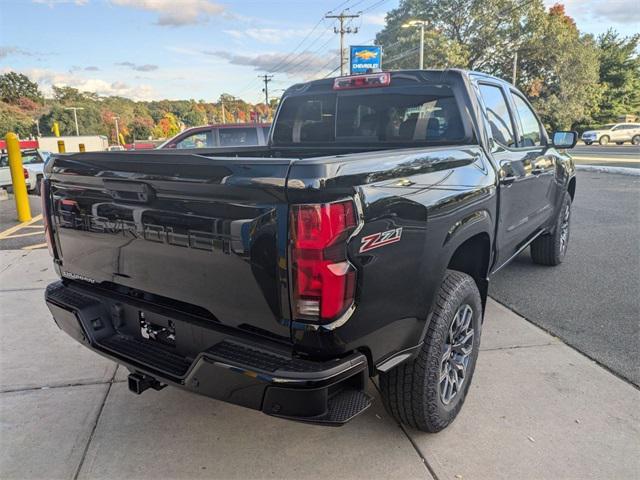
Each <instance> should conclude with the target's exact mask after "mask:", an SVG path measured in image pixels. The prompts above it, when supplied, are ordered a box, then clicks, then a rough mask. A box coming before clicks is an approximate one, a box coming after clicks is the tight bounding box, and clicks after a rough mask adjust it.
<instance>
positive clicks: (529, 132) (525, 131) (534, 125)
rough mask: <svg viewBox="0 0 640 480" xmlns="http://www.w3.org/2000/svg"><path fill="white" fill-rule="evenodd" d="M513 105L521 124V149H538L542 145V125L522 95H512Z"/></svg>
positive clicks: (519, 142) (519, 141) (519, 143)
mask: <svg viewBox="0 0 640 480" xmlns="http://www.w3.org/2000/svg"><path fill="white" fill-rule="evenodd" d="M511 96H512V97H513V103H514V104H515V106H516V115H517V117H518V120H519V122H520V139H519V140H518V145H519V146H520V147H536V146H538V145H540V144H541V141H542V137H541V135H540V124H539V123H538V119H537V118H536V116H535V114H534V113H533V111H532V110H531V108H529V105H527V102H525V101H524V100H523V99H522V97H521V96H520V95H517V94H515V93H512V94H511Z"/></svg>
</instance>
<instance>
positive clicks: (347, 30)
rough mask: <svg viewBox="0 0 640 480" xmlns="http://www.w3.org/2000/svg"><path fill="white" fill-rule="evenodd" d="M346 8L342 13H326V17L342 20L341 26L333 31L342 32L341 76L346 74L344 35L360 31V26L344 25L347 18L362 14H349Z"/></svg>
mask: <svg viewBox="0 0 640 480" xmlns="http://www.w3.org/2000/svg"><path fill="white" fill-rule="evenodd" d="M345 12H346V10H343V11H342V13H341V14H340V15H325V16H324V18H337V19H338V21H339V22H340V28H339V29H338V28H336V27H334V28H333V33H339V34H340V76H344V60H345V59H344V35H345V33H358V27H355V28H351V27H347V28H345V27H344V21H345V20H351V19H352V18H358V17H359V16H360V14H359V13H356V14H347V13H345Z"/></svg>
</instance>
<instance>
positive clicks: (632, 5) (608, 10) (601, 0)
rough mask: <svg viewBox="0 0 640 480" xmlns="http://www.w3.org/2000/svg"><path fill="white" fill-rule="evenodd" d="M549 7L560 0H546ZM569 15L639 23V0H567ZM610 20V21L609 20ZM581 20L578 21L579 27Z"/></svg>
mask: <svg viewBox="0 0 640 480" xmlns="http://www.w3.org/2000/svg"><path fill="white" fill-rule="evenodd" d="M544 3H545V5H546V6H547V7H551V6H553V5H554V4H556V3H558V0H544ZM562 3H563V4H564V6H565V8H566V12H567V15H569V16H570V17H574V18H576V19H579V20H580V19H581V20H584V21H586V22H598V23H603V21H604V23H605V24H606V23H608V22H609V23H615V24H618V25H625V24H631V25H637V24H639V23H640V9H639V8H638V0H565V1H563V2H562ZM607 20H608V22H607ZM580 24H581V22H580V21H578V28H580V26H581V25H580Z"/></svg>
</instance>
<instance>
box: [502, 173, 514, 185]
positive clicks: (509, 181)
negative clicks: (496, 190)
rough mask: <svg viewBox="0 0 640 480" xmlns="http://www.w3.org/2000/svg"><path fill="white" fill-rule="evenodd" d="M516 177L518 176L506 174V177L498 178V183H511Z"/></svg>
mask: <svg viewBox="0 0 640 480" xmlns="http://www.w3.org/2000/svg"><path fill="white" fill-rule="evenodd" d="M517 178H518V177H516V176H515V175H511V176H508V177H502V178H501V179H500V184H501V185H511V184H512V183H513V182H515V181H516V179H517Z"/></svg>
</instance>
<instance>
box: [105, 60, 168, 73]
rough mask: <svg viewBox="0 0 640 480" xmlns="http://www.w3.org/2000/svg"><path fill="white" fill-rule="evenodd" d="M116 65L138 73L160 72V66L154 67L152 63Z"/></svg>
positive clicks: (123, 63)
mask: <svg viewBox="0 0 640 480" xmlns="http://www.w3.org/2000/svg"><path fill="white" fill-rule="evenodd" d="M116 65H120V66H121V67H129V68H130V69H131V70H135V71H136V72H153V71H154V70H158V65H152V64H150V63H145V64H144V65H137V64H135V63H133V62H118V63H116ZM94 68H95V67H94Z"/></svg>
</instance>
